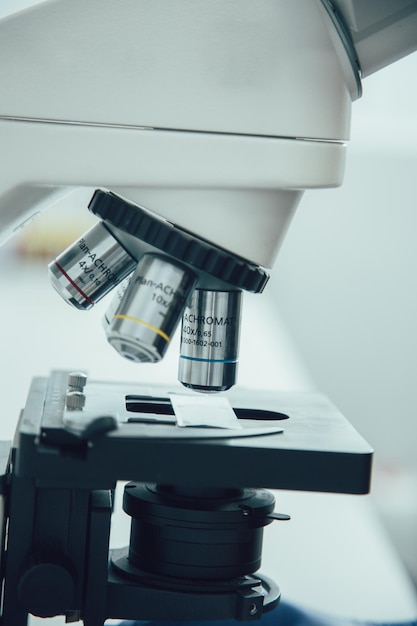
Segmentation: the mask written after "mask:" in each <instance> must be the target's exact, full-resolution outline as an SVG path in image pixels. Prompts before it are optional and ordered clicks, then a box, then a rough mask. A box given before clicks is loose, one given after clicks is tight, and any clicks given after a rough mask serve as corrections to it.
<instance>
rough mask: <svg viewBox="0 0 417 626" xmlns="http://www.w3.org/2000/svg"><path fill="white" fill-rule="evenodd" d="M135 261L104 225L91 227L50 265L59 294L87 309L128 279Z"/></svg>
mask: <svg viewBox="0 0 417 626" xmlns="http://www.w3.org/2000/svg"><path fill="white" fill-rule="evenodd" d="M135 265H136V261H135V260H134V259H133V258H132V257H131V256H130V254H128V253H127V252H126V250H125V249H124V248H123V247H122V246H121V245H120V244H119V243H118V242H117V241H116V239H115V238H114V237H113V236H112V235H111V234H110V232H109V231H108V230H107V228H106V227H105V226H104V224H103V222H98V223H97V224H95V226H93V227H92V228H90V230H88V231H87V232H86V233H85V234H84V235H83V236H82V237H80V239H79V240H78V241H76V242H75V243H73V244H72V245H71V246H70V247H69V248H67V249H66V250H64V252H62V253H61V254H60V255H59V256H58V257H57V258H56V259H55V260H54V261H52V262H51V263H50V264H49V266H48V269H49V278H50V280H51V283H52V285H53V286H54V288H55V289H56V291H57V292H58V293H59V294H60V295H61V296H62V297H63V298H64V300H65V301H66V302H68V303H69V304H72V305H73V306H75V307H76V308H77V309H82V310H87V309H91V307H92V306H94V304H95V303H96V302H98V301H99V300H101V298H103V296H105V295H106V294H107V293H108V292H109V291H111V290H112V289H113V287H115V286H116V285H117V284H118V283H119V282H120V281H121V280H123V278H125V277H126V276H127V275H128V274H129V273H130V272H132V270H133V269H134V267H135Z"/></svg>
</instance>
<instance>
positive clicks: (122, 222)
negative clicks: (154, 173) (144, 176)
mask: <svg viewBox="0 0 417 626" xmlns="http://www.w3.org/2000/svg"><path fill="white" fill-rule="evenodd" d="M88 208H89V210H90V211H91V212H92V213H94V215H96V216H97V217H99V218H100V219H102V220H103V221H104V222H108V223H109V224H111V225H112V226H114V227H116V228H120V230H122V231H124V232H125V233H128V234H129V235H132V236H133V237H136V238H137V239H141V240H142V241H144V242H145V243H147V244H149V245H151V246H154V247H155V248H158V250H161V251H163V252H164V253H165V254H170V255H171V256H172V257H174V258H175V259H177V260H178V261H182V262H183V263H186V264H188V265H190V266H191V267H193V268H195V269H196V270H200V271H202V272H206V273H207V274H210V275H211V276H214V277H215V278H218V279H220V280H223V281H225V282H227V283H230V284H232V285H234V286H235V287H237V288H238V289H244V290H246V291H251V292H253V293H260V292H262V291H263V289H264V287H265V285H266V283H267V282H268V280H269V274H268V273H267V272H266V271H265V270H264V269H262V268H261V267H258V266H257V265H252V264H251V263H249V262H248V261H245V260H244V259H241V258H240V257H238V256H235V255H233V254H230V253H229V252H227V251H226V250H223V249H222V248H217V247H216V246H214V245H213V244H211V243H209V242H208V241H205V240H204V239H201V238H199V237H197V236H196V235H193V234H191V233H189V232H187V231H186V230H183V229H182V228H180V227H178V226H175V225H174V224H172V223H171V222H168V221H167V220H165V219H162V218H160V217H157V216H155V215H153V214H151V213H150V212H149V211H148V210H147V209H145V208H143V207H140V206H138V205H137V204H133V203H131V202H128V201H127V200H124V199H123V198H120V197H119V196H116V195H115V194H114V193H112V192H110V191H103V190H102V189H98V190H96V191H95V193H94V195H93V197H92V198H91V201H90V204H89V206H88Z"/></svg>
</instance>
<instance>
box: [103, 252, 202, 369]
mask: <svg viewBox="0 0 417 626" xmlns="http://www.w3.org/2000/svg"><path fill="white" fill-rule="evenodd" d="M196 280H197V278H196V276H195V274H194V273H193V272H191V271H190V270H189V269H188V268H186V267H184V266H182V265H180V264H177V263H175V262H172V260H171V259H170V258H168V257H164V256H162V255H158V254H153V253H149V254H145V255H143V256H142V257H141V259H140V261H139V263H138V265H137V268H136V270H135V272H134V273H133V275H132V277H131V278H130V281H129V284H128V286H127V287H126V289H125V292H124V294H123V295H122V298H121V300H120V302H119V304H118V306H117V308H116V310H115V311H114V313H113V314H112V313H111V312H110V315H109V313H106V317H110V316H111V315H112V319H111V321H110V320H109V321H110V324H109V326H108V328H107V339H108V341H109V343H110V344H111V345H112V346H113V347H114V348H115V349H116V350H117V352H118V353H119V354H121V355H122V356H124V357H125V358H127V359H130V360H132V361H136V362H140V363H144V362H145V363H146V362H153V363H154V362H156V361H159V360H160V359H161V358H162V357H163V356H164V354H165V351H166V349H167V347H168V345H169V342H170V341H171V338H172V335H173V334H174V331H175V329H176V327H177V325H178V323H179V321H180V319H181V316H182V313H183V311H184V307H185V305H186V303H187V300H188V299H189V297H190V295H191V293H192V291H193V289H194V287H195V284H196ZM116 296H117V294H116ZM112 306H113V307H114V303H112V304H111V307H112Z"/></svg>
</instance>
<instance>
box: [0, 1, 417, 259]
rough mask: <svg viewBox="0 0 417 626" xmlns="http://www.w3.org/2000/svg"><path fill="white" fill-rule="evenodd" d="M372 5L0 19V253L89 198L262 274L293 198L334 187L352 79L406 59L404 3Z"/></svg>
mask: <svg viewBox="0 0 417 626" xmlns="http://www.w3.org/2000/svg"><path fill="white" fill-rule="evenodd" d="M383 4H384V6H383V7H381V3H378V2H371V3H367V8H366V10H365V9H364V7H363V5H361V3H360V2H355V0H339V1H338V2H335V3H333V4H330V3H329V2H328V1H327V0H291V2H288V0H262V1H261V2H252V1H251V0H228V1H227V2H224V0H211V1H210V2H195V1H193V0H170V2H165V1H164V0H152V1H151V0H122V1H120V2H117V3H114V2H112V1H111V0H44V1H43V2H39V3H38V4H36V5H35V6H33V7H32V8H30V9H27V10H23V11H20V12H16V13H13V14H11V15H9V16H7V17H5V18H4V19H2V20H0V58H2V59H3V63H2V65H1V67H0V84H1V85H2V89H1V95H0V150H1V151H2V167H1V168H0V235H1V239H2V240H4V239H6V238H7V237H9V236H11V235H12V234H13V233H14V232H16V231H17V230H19V229H20V228H21V227H22V226H23V225H24V224H25V223H27V222H28V221H30V220H31V219H32V218H33V217H34V216H35V215H36V214H37V213H38V212H39V211H41V210H42V209H43V208H44V207H47V206H48V205H51V204H54V203H55V202H56V201H57V200H59V198H60V197H61V196H62V195H63V194H67V193H69V192H71V191H72V190H73V189H74V188H76V187H80V186H81V187H98V188H104V189H107V190H110V191H112V192H113V193H115V194H117V195H118V196H121V197H123V198H125V199H127V200H128V201H131V202H133V203H137V204H139V205H141V206H143V207H146V209H148V210H150V211H152V212H154V213H155V214H157V215H158V216H161V217H162V218H164V219H166V220H168V221H169V222H171V223H173V224H175V225H177V226H178V227H180V228H182V229H186V230H187V231H190V232H192V233H194V234H195V235H196V236H198V237H200V238H202V239H204V240H206V241H208V242H212V243H213V244H214V245H216V246H218V247H219V248H221V249H224V250H227V251H229V252H230V253H232V254H234V255H237V256H238V257H240V258H242V259H245V260H247V261H249V262H250V263H253V264H256V265H257V266H262V267H266V268H269V267H272V265H273V263H274V261H275V258H276V255H277V252H278V250H279V247H280V244H281V242H282V239H283V237H284V235H285V233H286V230H287V228H288V226H289V223H290V221H291V218H292V216H293V214H294V211H295V209H296V207H297V204H298V202H299V200H300V198H301V195H302V193H303V190H304V189H311V188H318V187H334V186H338V185H340V184H341V182H342V178H343V170H344V161H345V149H346V141H347V140H348V139H349V127H350V112H351V103H352V101H354V100H355V99H356V98H358V97H359V96H360V95H361V74H366V73H370V72H372V71H375V69H379V67H381V66H383V65H386V64H388V63H389V62H392V61H393V60H395V59H396V58H399V57H400V56H404V55H405V54H407V53H408V52H410V51H411V50H413V49H415V47H416V37H415V30H416V29H415V27H416V15H417V13H416V2H415V1H407V0H402V1H401V2H398V1H396V0H392V1H391V2H385V3H383ZM358 54H359V56H360V58H358Z"/></svg>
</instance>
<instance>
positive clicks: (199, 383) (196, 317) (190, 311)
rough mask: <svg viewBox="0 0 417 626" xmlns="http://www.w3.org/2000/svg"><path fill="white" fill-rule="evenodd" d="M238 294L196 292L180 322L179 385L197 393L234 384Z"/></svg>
mask: <svg viewBox="0 0 417 626" xmlns="http://www.w3.org/2000/svg"><path fill="white" fill-rule="evenodd" d="M241 295H242V292H241V291H211V290H206V289H196V290H195V291H194V293H193V295H192V298H191V300H190V301H189V303H188V304H187V307H186V309H185V311H184V315H183V318H182V330H181V348H180V359H179V372H178V378H179V381H180V382H181V383H182V384H183V385H184V386H185V387H189V388H190V389H194V390H195V391H201V392H215V391H225V390H226V389H229V388H230V387H232V385H234V384H235V382H236V376H237V364H238V349H239V330H240V311H241Z"/></svg>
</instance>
